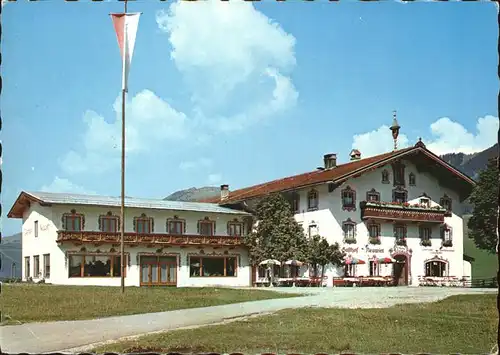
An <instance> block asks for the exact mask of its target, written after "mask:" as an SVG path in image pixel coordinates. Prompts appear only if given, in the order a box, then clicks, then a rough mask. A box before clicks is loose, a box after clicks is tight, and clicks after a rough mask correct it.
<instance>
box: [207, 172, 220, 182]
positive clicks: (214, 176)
mask: <svg viewBox="0 0 500 355" xmlns="http://www.w3.org/2000/svg"><path fill="white" fill-rule="evenodd" d="M221 180H222V175H221V174H210V175H208V183H209V184H217V183H219V182H221Z"/></svg>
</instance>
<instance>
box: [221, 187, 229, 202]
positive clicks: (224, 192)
mask: <svg viewBox="0 0 500 355" xmlns="http://www.w3.org/2000/svg"><path fill="white" fill-rule="evenodd" d="M228 197H229V185H220V199H221V200H227V198H228Z"/></svg>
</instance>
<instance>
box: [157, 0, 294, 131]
mask: <svg viewBox="0 0 500 355" xmlns="http://www.w3.org/2000/svg"><path fill="white" fill-rule="evenodd" d="M193 5H194V4H192V3H189V2H185V1H179V2H176V3H174V4H172V5H171V6H170V8H169V10H168V11H160V12H158V14H157V17H156V21H157V23H158V26H159V28H160V29H161V30H162V31H164V32H165V33H166V34H167V35H168V38H169V41H170V45H171V47H172V51H171V59H172V60H173V62H174V64H175V65H176V67H177V69H178V70H179V71H180V72H181V73H182V74H183V75H184V78H185V81H186V84H187V85H188V87H189V88H190V89H191V91H192V97H191V99H192V102H193V104H194V105H195V106H196V112H197V114H198V119H199V120H200V121H201V122H203V123H204V124H206V125H208V126H209V127H210V128H211V129H214V128H215V129H218V130H219V131H223V132H227V131H234V130H240V129H243V128H245V127H247V126H248V125H251V124H254V123H256V122H258V121H259V120H262V119H264V118H268V117H271V116H275V115H277V114H280V113H282V112H285V111H286V110H288V109H290V108H292V107H293V106H295V104H296V102H297V99H298V92H297V90H296V89H295V87H294V85H293V83H292V80H291V78H290V77H289V73H290V71H291V70H292V69H293V68H294V67H295V64H296V59H295V52H294V49H295V38H294V37H293V36H292V35H291V34H288V33H286V32H285V31H284V30H283V28H281V26H280V25H279V24H277V23H275V22H273V21H272V20H271V19H269V18H268V17H266V16H265V15H264V14H262V13H261V12H259V11H257V10H256V9H255V8H254V6H253V4H251V3H247V2H221V1H217V0H209V1H205V2H198V3H197V4H196V6H193ZM249 29H252V30H251V31H249ZM235 103H236V104H235Z"/></svg>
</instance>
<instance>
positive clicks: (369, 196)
mask: <svg viewBox="0 0 500 355" xmlns="http://www.w3.org/2000/svg"><path fill="white" fill-rule="evenodd" d="M366 201H367V202H380V192H377V191H376V190H375V189H371V190H370V191H368V192H367V193H366Z"/></svg>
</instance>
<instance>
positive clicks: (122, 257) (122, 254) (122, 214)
mask: <svg viewBox="0 0 500 355" xmlns="http://www.w3.org/2000/svg"><path fill="white" fill-rule="evenodd" d="M126 14H127V0H125V18H126V16H127V15H126ZM126 39H127V25H126V21H125V26H124V33H123V40H124V44H123V61H122V80H125V79H126V78H125V76H126V72H125V71H126V70H127V68H126V61H127V48H126V47H127V40H126ZM123 83H124V81H123V82H122V86H123ZM125 89H126V87H125V86H123V87H122V167H121V206H120V221H121V228H120V234H121V235H120V263H121V265H120V266H121V272H120V278H121V288H122V293H125V97H126V90H125Z"/></svg>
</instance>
